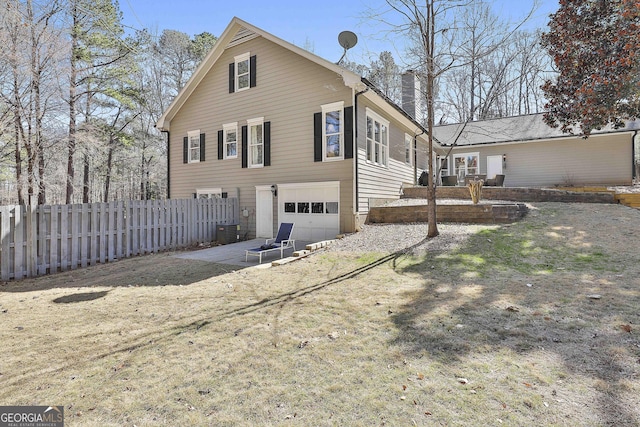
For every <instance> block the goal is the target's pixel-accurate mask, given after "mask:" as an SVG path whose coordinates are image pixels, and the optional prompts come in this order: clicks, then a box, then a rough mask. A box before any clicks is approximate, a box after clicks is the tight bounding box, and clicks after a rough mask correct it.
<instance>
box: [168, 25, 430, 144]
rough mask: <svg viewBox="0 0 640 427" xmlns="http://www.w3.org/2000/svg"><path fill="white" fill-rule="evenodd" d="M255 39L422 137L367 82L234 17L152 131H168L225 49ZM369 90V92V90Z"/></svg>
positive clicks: (418, 126) (403, 114) (410, 120)
mask: <svg viewBox="0 0 640 427" xmlns="http://www.w3.org/2000/svg"><path fill="white" fill-rule="evenodd" d="M256 37H263V38H265V39H267V40H269V41H271V42H273V43H275V44H277V45H279V46H281V47H284V48H285V49H288V50H290V51H291V52H293V53H295V54H297V55H300V56H302V57H303V58H306V59H308V60H310V61H312V62H314V63H316V64H318V65H320V66H322V67H324V68H327V69H328V70H331V71H333V72H335V73H336V74H338V75H340V76H341V77H342V80H343V82H344V84H345V86H347V87H350V88H352V89H354V90H355V91H356V92H357V93H359V94H360V95H362V96H365V97H366V98H368V99H370V100H371V101H372V102H373V103H374V104H375V105H377V106H380V107H381V108H382V109H384V110H385V112H387V113H389V114H391V115H393V116H394V117H396V119H397V120H400V121H405V122H406V123H407V124H409V123H410V124H412V125H413V126H415V128H416V134H426V130H425V128H424V127H423V126H422V125H421V124H420V123H419V122H417V121H416V120H415V119H413V118H412V117H411V116H410V115H409V114H408V113H406V112H405V111H404V110H403V109H402V108H400V107H399V106H398V105H397V104H395V103H394V102H392V101H391V100H390V99H389V98H388V97H386V96H385V95H384V94H383V93H382V92H381V91H379V90H378V89H377V88H375V87H374V85H373V84H371V83H370V82H369V81H367V80H366V79H364V78H363V77H361V76H360V75H358V74H356V73H354V72H353V71H350V70H347V69H346V68H343V67H341V66H339V65H337V64H334V63H333V62H330V61H328V60H326V59H324V58H321V57H319V56H318V55H315V54H314V53H311V52H309V51H307V50H305V49H302V48H300V47H298V46H296V45H294V44H291V43H289V42H286V41H284V40H282V39H281V38H279V37H276V36H274V35H273V34H270V33H268V32H266V31H264V30H262V29H260V28H258V27H256V26H254V25H251V24H249V23H248V22H246V21H243V20H242V19H240V18H237V17H234V18H233V19H232V20H231V22H230V23H229V25H228V26H227V28H226V29H225V30H224V31H223V32H222V34H221V35H220V37H219V38H218V40H217V41H216V43H215V44H214V45H213V48H212V49H211V51H210V52H209V53H208V54H207V56H206V57H205V58H204V59H203V60H202V62H201V63H200V65H199V66H198V68H196V70H195V71H194V73H193V75H192V76H191V78H190V79H189V81H188V82H187V83H186V84H185V86H184V87H183V88H182V90H181V91H180V93H178V95H177V96H176V97H175V98H174V100H173V101H172V102H171V104H170V105H169V107H168V108H167V110H166V111H165V112H164V113H163V114H162V115H161V116H160V118H159V119H158V121H157V122H156V128H158V129H159V130H161V131H168V130H169V129H170V127H171V120H172V119H173V117H175V115H176V114H177V113H178V111H179V110H180V108H182V106H183V105H184V103H185V102H186V101H187V99H189V96H191V94H192V93H193V92H194V91H195V90H196V88H197V87H198V85H199V84H200V82H201V81H202V80H203V79H204V77H205V76H206V75H207V73H208V72H209V70H211V68H212V67H213V65H214V64H215V63H216V61H217V60H218V59H219V58H220V56H221V55H222V54H223V53H224V51H225V49H227V48H229V47H233V46H236V45H238V44H241V43H244V42H245V41H248V40H251V39H253V38H256ZM370 89H371V90H370Z"/></svg>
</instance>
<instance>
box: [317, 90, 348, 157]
mask: <svg viewBox="0 0 640 427" xmlns="http://www.w3.org/2000/svg"><path fill="white" fill-rule="evenodd" d="M333 112H337V113H338V122H339V129H338V132H331V133H328V132H327V114H328V113H333ZM335 136H337V137H338V144H339V147H340V148H339V150H338V155H337V156H335V155H331V156H330V155H329V153H328V152H327V138H329V137H335ZM322 159H323V161H325V162H333V161H337V160H344V101H339V102H333V103H331V104H325V105H323V106H322Z"/></svg>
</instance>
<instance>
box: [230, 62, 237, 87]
mask: <svg viewBox="0 0 640 427" xmlns="http://www.w3.org/2000/svg"><path fill="white" fill-rule="evenodd" d="M235 91H236V64H234V63H233V62H232V63H231V64H229V93H233V92H235Z"/></svg>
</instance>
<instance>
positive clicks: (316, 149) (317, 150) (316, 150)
mask: <svg viewBox="0 0 640 427" xmlns="http://www.w3.org/2000/svg"><path fill="white" fill-rule="evenodd" d="M313 161H314V162H321V161H322V113H315V114H314V115H313Z"/></svg>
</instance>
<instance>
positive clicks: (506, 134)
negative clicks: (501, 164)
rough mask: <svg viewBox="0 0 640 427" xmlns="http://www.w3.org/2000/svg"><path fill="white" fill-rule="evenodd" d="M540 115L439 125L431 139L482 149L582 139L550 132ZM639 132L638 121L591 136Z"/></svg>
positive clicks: (550, 129)
mask: <svg viewBox="0 0 640 427" xmlns="http://www.w3.org/2000/svg"><path fill="white" fill-rule="evenodd" d="M543 116H544V113H537V114H528V115H524V116H513V117H503V118H499V119H490V120H481V121H477V122H468V123H467V124H466V125H465V124H464V123H456V124H452V125H440V126H436V127H434V129H433V134H434V137H435V138H437V139H438V141H439V142H440V143H441V144H442V145H443V146H447V145H452V144H453V143H454V142H455V139H456V137H457V136H458V134H460V138H459V139H458V141H457V143H456V145H457V146H471V145H486V144H499V143H518V142H530V141H539V140H548V139H554V138H582V135H575V134H566V133H562V131H561V130H560V128H559V127H558V128H552V127H550V126H548V125H547V124H546V123H545V122H544V120H543ZM635 130H640V120H634V121H628V122H626V125H625V127H623V128H619V129H614V128H613V127H612V126H611V125H608V126H606V127H604V128H602V129H599V130H596V129H594V130H593V131H592V132H591V135H592V136H596V135H603V134H609V133H618V132H633V131H635Z"/></svg>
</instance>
